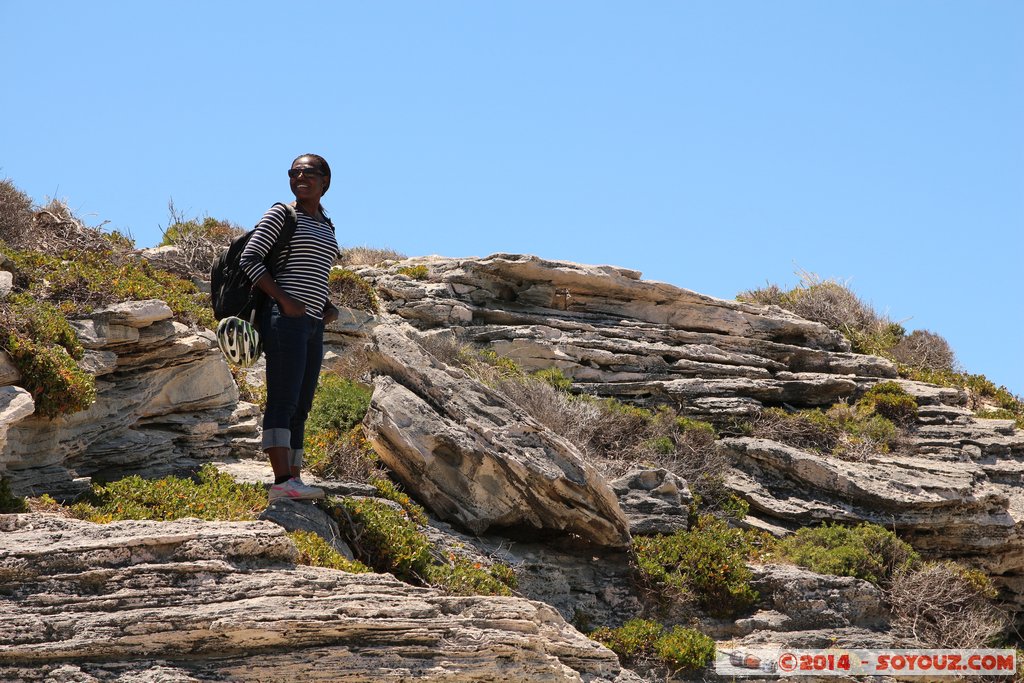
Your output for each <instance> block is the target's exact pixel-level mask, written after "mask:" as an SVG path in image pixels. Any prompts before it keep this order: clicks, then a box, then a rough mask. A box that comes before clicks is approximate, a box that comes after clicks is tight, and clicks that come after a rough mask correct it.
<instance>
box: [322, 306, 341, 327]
mask: <svg viewBox="0 0 1024 683" xmlns="http://www.w3.org/2000/svg"><path fill="white" fill-rule="evenodd" d="M340 313H341V311H339V310H338V308H337V307H336V306H335V305H334V304H327V308H326V309H324V325H330V324H331V323H333V322H335V321H337V319H338V315H340Z"/></svg>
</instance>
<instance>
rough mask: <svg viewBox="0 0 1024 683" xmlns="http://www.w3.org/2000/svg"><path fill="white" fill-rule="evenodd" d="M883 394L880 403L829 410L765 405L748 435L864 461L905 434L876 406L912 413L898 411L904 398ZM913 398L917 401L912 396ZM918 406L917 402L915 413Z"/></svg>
mask: <svg viewBox="0 0 1024 683" xmlns="http://www.w3.org/2000/svg"><path fill="white" fill-rule="evenodd" d="M881 396H882V398H880V399H878V401H877V402H876V400H875V397H872V398H870V399H868V400H867V401H865V402H863V403H862V404H858V405H857V406H850V405H848V404H846V403H837V404H835V405H833V406H831V407H829V409H828V410H826V411H822V410H821V409H819V408H814V409H811V410H798V411H794V412H788V411H785V410H783V409H781V408H766V409H764V410H762V411H761V413H760V414H759V415H758V417H757V418H756V419H755V420H754V421H753V422H752V423H750V430H749V434H748V435H749V436H755V437H758V438H762V439H771V440H773V441H778V442H780V443H784V444H787V445H790V446H794V447H796V448H800V449H804V450H809V451H814V452H817V453H821V454H823V455H833V456H836V457H839V458H843V459H846V460H864V459H865V458H867V457H868V456H870V455H872V454H875V453H888V452H890V451H891V450H894V449H896V448H898V447H899V446H900V444H901V443H902V433H901V432H900V430H899V429H897V427H896V425H895V424H894V423H893V422H892V421H891V420H889V419H888V418H887V417H884V416H882V415H879V414H877V413H876V412H875V411H876V406H879V405H881V406H883V409H886V408H890V407H891V408H892V410H891V411H890V414H897V415H900V416H901V417H902V416H904V415H909V413H906V412H899V411H900V410H905V406H902V404H898V403H897V404H895V405H894V403H895V401H897V400H902V399H896V398H894V397H889V396H888V395H886V394H882V395H881ZM907 398H910V397H909V396H908V397H907ZM890 401H892V402H894V403H890ZM910 401H911V402H912V403H914V399H913V398H910ZM916 406H917V404H916V403H914V408H913V415H914V416H916V414H917V412H916Z"/></svg>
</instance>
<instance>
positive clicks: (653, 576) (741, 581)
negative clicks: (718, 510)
mask: <svg viewBox="0 0 1024 683" xmlns="http://www.w3.org/2000/svg"><path fill="white" fill-rule="evenodd" d="M750 551H751V549H750V546H749V544H748V542H747V540H746V538H745V537H744V535H743V533H742V532H740V531H739V530H737V529H731V528H730V527H729V525H728V524H726V523H725V522H723V521H721V520H719V519H716V518H714V517H712V516H710V515H703V516H701V517H700V518H699V519H698V520H697V523H696V524H695V525H694V526H693V527H691V528H690V529H689V530H680V531H677V532H675V533H674V534H672V535H670V536H664V535H657V536H640V537H637V538H634V539H633V553H634V566H635V570H636V572H637V576H638V579H639V581H640V584H641V585H642V586H645V587H646V588H648V589H649V590H650V591H652V592H653V594H654V595H656V596H658V597H659V599H660V600H661V601H662V602H666V601H670V600H686V599H688V598H692V599H694V600H696V601H697V603H698V604H699V605H700V606H701V607H702V608H703V609H705V610H706V611H708V612H710V613H712V614H715V615H722V616H728V615H734V614H738V613H741V612H743V611H745V610H747V609H749V608H750V607H751V606H752V605H753V604H754V603H755V602H756V601H757V600H758V595H757V592H756V591H755V590H754V589H753V588H752V587H751V585H750V580H751V578H752V576H753V575H752V574H751V572H750V570H749V569H748V568H747V565H746V557H747V555H748V554H749V553H750Z"/></svg>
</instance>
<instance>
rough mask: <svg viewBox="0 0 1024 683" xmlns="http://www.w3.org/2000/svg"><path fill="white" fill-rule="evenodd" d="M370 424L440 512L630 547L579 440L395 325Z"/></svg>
mask: <svg viewBox="0 0 1024 683" xmlns="http://www.w3.org/2000/svg"><path fill="white" fill-rule="evenodd" d="M373 349H374V353H373V359H374V360H373V362H374V363H375V367H376V369H377V370H378V371H379V372H380V373H381V374H380V375H379V376H378V377H377V378H376V380H375V381H374V391H373V398H372V400H371V402H370V410H369V412H368V413H367V416H366V419H365V420H364V424H365V425H366V427H367V433H368V437H369V439H370V440H371V442H372V443H373V446H374V448H375V450H376V451H377V453H378V454H380V456H381V459H382V460H383V461H384V462H385V463H386V464H387V465H388V467H389V468H390V469H391V470H392V471H393V472H394V473H395V474H396V475H397V476H398V477H399V478H400V479H401V480H402V481H403V482H405V483H406V484H407V486H408V488H409V490H412V491H415V492H416V496H417V498H418V499H419V500H421V501H422V502H423V503H424V504H425V505H426V506H427V507H428V508H430V509H431V510H432V511H433V512H434V513H435V514H436V515H437V516H438V517H440V518H441V519H442V520H446V521H454V522H457V523H459V524H461V525H462V526H463V527H465V528H467V529H469V530H470V531H472V532H474V533H477V534H480V533H483V532H484V531H487V530H488V529H504V530H506V531H508V530H512V529H515V528H522V527H526V528H529V529H534V530H536V531H537V532H545V531H546V532H552V531H554V532H562V533H572V534H575V535H578V536H580V537H582V538H584V539H587V540H589V541H591V542H593V543H596V544H598V545H604V546H612V547H624V546H625V545H627V544H628V542H629V531H628V523H627V521H626V518H625V516H624V515H623V513H622V510H621V509H620V508H619V505H618V502H617V500H616V499H615V496H614V495H613V493H612V491H611V488H610V487H609V486H608V483H607V482H606V481H605V480H604V478H603V477H602V476H601V475H600V474H599V473H598V472H597V470H596V469H594V468H593V467H592V466H591V465H589V464H588V463H586V462H585V461H584V460H583V459H582V457H581V456H580V454H579V452H578V451H577V450H576V448H575V447H574V446H573V445H572V444H570V443H569V442H568V441H566V440H565V439H564V438H562V437H560V436H558V435H556V434H554V433H553V432H551V431H550V430H549V429H547V428H546V427H544V426H543V425H541V424H540V423H539V422H537V421H536V420H534V419H533V418H531V417H530V416H529V415H527V414H526V413H525V412H524V411H523V410H522V409H521V408H519V407H518V406H516V405H515V404H513V403H512V402H510V401H509V400H508V399H506V398H504V397H503V396H502V395H501V394H499V393H497V392H496V391H494V390H491V389H489V388H488V387H486V386H484V385H483V384H482V383H480V382H478V381H476V380H474V379H472V378H470V377H469V376H467V375H466V374H465V373H464V372H462V371H461V370H458V369H455V368H451V367H448V366H446V365H445V364H443V363H441V362H440V361H438V360H436V359H435V358H433V357H432V356H431V355H430V354H428V353H427V352H426V351H424V350H423V349H422V348H421V347H420V346H419V345H418V344H417V343H416V342H415V341H413V340H412V339H410V338H409V337H408V336H406V335H405V334H403V333H402V332H401V330H400V329H398V328H396V327H393V326H387V327H385V326H382V327H378V328H377V329H376V330H375V331H374V333H373Z"/></svg>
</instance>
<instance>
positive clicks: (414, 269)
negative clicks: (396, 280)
mask: <svg viewBox="0 0 1024 683" xmlns="http://www.w3.org/2000/svg"><path fill="white" fill-rule="evenodd" d="M398 274H399V275H405V276H406V277H410V278H412V279H413V280H426V279H427V278H428V277H430V270H429V269H428V268H427V267H426V266H423V265H419V266H402V267H401V268H399V269H398Z"/></svg>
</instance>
